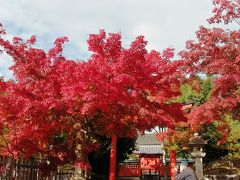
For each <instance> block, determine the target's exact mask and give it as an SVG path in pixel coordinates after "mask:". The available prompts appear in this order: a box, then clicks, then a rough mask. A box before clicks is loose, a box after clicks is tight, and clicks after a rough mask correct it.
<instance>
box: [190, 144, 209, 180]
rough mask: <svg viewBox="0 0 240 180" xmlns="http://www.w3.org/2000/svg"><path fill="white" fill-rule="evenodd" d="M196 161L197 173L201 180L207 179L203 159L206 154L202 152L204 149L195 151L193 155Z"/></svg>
mask: <svg viewBox="0 0 240 180" xmlns="http://www.w3.org/2000/svg"><path fill="white" fill-rule="evenodd" d="M191 155H192V157H193V158H194V160H195V172H196V175H197V177H198V179H199V180H201V179H205V178H204V176H203V161H202V158H203V157H205V155H206V153H204V152H202V149H200V150H198V149H195V148H194V150H193V152H192V153H191Z"/></svg>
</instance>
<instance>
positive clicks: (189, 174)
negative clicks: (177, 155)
mask: <svg viewBox="0 0 240 180" xmlns="http://www.w3.org/2000/svg"><path fill="white" fill-rule="evenodd" d="M175 171H176V175H175V180H198V178H197V175H196V173H195V172H194V170H193V169H192V168H190V167H188V162H187V161H182V162H181V164H180V168H178V167H175Z"/></svg>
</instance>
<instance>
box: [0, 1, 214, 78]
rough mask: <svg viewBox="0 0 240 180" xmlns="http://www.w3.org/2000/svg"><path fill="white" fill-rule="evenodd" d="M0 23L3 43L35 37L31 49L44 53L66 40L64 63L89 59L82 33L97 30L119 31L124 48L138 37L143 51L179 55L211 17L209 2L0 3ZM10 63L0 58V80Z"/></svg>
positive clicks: (9, 76) (6, 73) (84, 37)
mask: <svg viewBox="0 0 240 180" xmlns="http://www.w3.org/2000/svg"><path fill="white" fill-rule="evenodd" d="M0 4H1V6H0V22H1V23H2V24H3V25H4V27H5V29H6V31H7V32H8V33H9V35H8V36H9V38H11V37H12V36H19V37H22V38H24V39H27V38H28V37H30V36H31V35H36V36H37V39H38V43H37V47H39V48H43V49H48V48H49V47H51V46H52V43H53V42H54V39H56V38H57V37H59V36H68V37H69V40H70V42H69V43H68V44H66V49H65V51H64V53H65V55H66V56H67V57H68V58H70V59H85V58H87V57H88V56H89V52H88V50H87V44H86V40H87V38H88V34H90V33H97V32H98V31H99V30H100V29H105V30H106V32H121V34H122V38H123V39H122V41H123V45H124V46H125V47H127V46H128V45H129V44H130V42H131V41H132V40H134V38H135V37H136V36H138V35H144V36H145V38H146V40H147V41H148V42H149V43H148V46H147V48H148V50H151V49H155V50H158V51H161V50H163V49H165V48H167V47H174V48H176V51H179V50H182V49H183V48H184V46H185V42H186V41H187V40H189V39H193V38H194V37H195V32H196V31H197V30H198V27H199V26H200V25H205V26H208V25H207V22H206V19H207V18H209V17H210V16H211V9H212V3H211V0H121V1H120V0H88V1H86V0H68V1H66V0H0ZM11 64H12V62H11V60H10V59H9V58H8V57H7V56H6V55H4V54H3V55H1V56H0V75H3V76H4V77H5V78H6V79H8V78H11V77H12V74H11V72H10V71H9V70H8V67H9V66H11Z"/></svg>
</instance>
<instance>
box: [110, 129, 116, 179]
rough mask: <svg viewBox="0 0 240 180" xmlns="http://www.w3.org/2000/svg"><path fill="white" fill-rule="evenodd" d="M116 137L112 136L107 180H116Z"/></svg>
mask: <svg viewBox="0 0 240 180" xmlns="http://www.w3.org/2000/svg"><path fill="white" fill-rule="evenodd" d="M116 155H117V136H116V135H115V134H114V135H113V136H112V142H111V152H110V168H109V180H116V164H117V163H116V159H117V156H116Z"/></svg>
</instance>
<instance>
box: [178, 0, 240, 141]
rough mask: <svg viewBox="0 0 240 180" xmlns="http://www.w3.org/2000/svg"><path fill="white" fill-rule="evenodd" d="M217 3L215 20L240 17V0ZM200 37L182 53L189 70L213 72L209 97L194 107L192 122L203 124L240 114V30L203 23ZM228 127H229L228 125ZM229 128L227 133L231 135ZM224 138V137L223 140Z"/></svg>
mask: <svg viewBox="0 0 240 180" xmlns="http://www.w3.org/2000/svg"><path fill="white" fill-rule="evenodd" d="M213 3H214V4H215V5H216V6H217V7H216V9H214V10H213V12H214V13H215V15H214V16H213V17H212V18H211V19H210V20H209V21H210V22H211V23H213V22H217V23H218V22H220V21H221V20H223V21H224V22H225V23H229V22H231V21H232V20H239V4H240V2H239V1H230V0H228V1H227V0H222V1H221V0H218V1H213ZM196 35H197V40H196V41H187V43H186V50H184V51H182V52H181V53H180V55H181V56H182V58H183V59H185V61H186V62H185V67H186V70H187V73H189V74H190V75H191V76H192V77H194V76H196V75H197V76H198V75H199V74H205V75H208V76H213V79H214V81H213V89H212V93H211V96H210V97H209V99H208V100H207V101H206V102H205V103H203V104H202V105H199V106H196V107H194V108H193V110H192V111H191V113H190V114H189V117H188V118H189V122H190V123H191V124H192V126H193V127H195V128H196V129H197V127H201V126H202V125H204V124H205V125H207V124H209V123H212V122H213V121H224V117H225V115H226V114H231V115H232V116H233V117H234V118H235V119H240V118H239V109H240V103H239V102H240V93H239V86H240V46H239V44H240V31H239V30H224V29H222V28H205V27H202V26H201V27H200V29H199V30H198V31H197V32H196ZM226 129H227V127H226ZM226 133H227V132H225V131H223V134H225V135H223V137H224V138H225V140H226V138H227V136H226ZM222 142H224V141H222Z"/></svg>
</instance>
